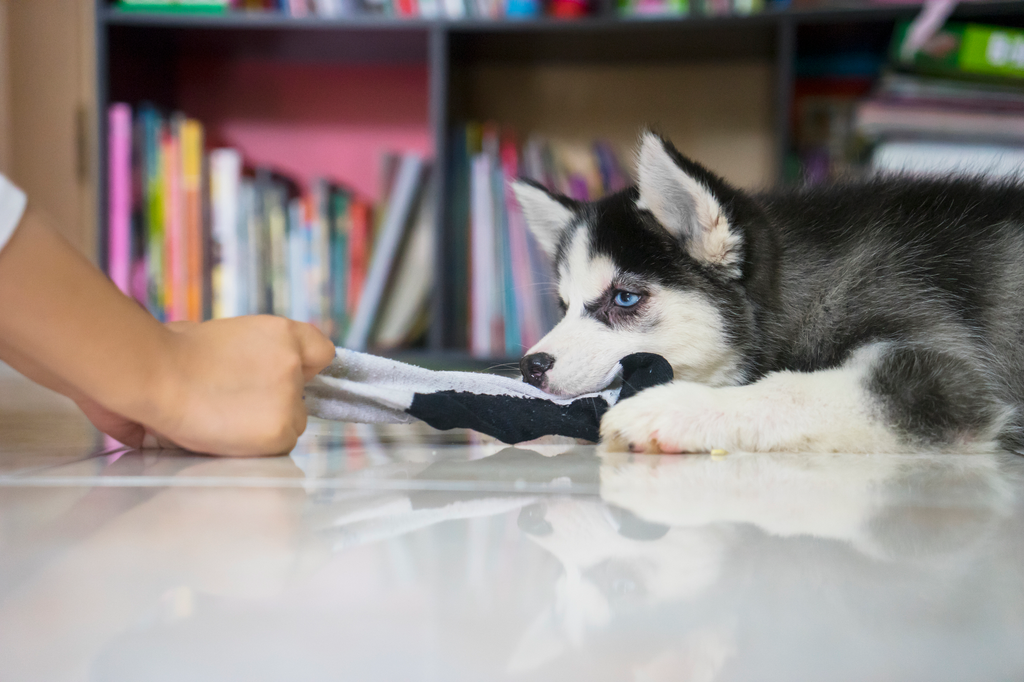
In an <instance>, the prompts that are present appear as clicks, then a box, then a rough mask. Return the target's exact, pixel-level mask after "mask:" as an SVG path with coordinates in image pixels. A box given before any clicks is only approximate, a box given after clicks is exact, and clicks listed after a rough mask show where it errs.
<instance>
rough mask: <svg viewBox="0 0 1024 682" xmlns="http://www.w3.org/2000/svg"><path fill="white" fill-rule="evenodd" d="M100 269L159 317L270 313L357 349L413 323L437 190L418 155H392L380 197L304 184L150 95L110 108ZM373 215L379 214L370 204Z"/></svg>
mask: <svg viewBox="0 0 1024 682" xmlns="http://www.w3.org/2000/svg"><path fill="white" fill-rule="evenodd" d="M109 122H110V127H109V131H110V132H109V228H108V229H109V232H108V245H109V251H108V259H107V262H108V271H109V273H110V276H111V279H113V281H114V282H115V284H117V285H118V287H120V288H121V290H122V291H124V292H125V293H127V294H128V295H130V296H132V297H134V298H135V299H136V300H138V301H139V302H140V303H141V304H143V305H144V306H145V307H146V308H148V309H149V310H150V311H151V312H152V313H153V315H155V316H156V317H157V318H158V319H160V320H164V321H175V320H192V321H200V320H203V319H207V318H210V317H233V316H236V315H246V314H262V313H266V314H274V315H282V316H285V317H289V318H291V319H295V320H300V321H305V322H310V323H312V324H315V325H317V326H318V327H319V328H320V329H321V330H322V331H323V332H324V333H326V334H328V335H329V336H331V337H332V338H333V339H334V340H335V341H336V342H338V343H345V345H348V346H350V347H353V348H359V349H364V348H367V347H368V346H374V347H381V348H391V347H397V346H402V345H406V344H408V343H409V342H410V341H412V340H414V339H415V338H417V337H419V336H422V333H423V331H424V330H425V327H426V322H427V319H426V318H427V313H428V309H427V308H428V299H429V292H430V288H431V286H432V279H433V234H434V226H433V203H432V199H433V193H432V192H431V191H430V190H429V189H428V187H427V185H428V183H429V176H430V173H429V168H428V166H427V164H426V163H425V162H424V161H423V160H422V159H421V158H420V157H419V156H416V155H412V154H407V155H400V156H392V157H391V158H393V159H394V160H395V161H394V163H393V164H391V166H392V167H393V168H394V172H393V173H391V174H389V181H388V182H386V187H385V196H386V200H385V201H383V202H382V203H381V205H380V206H379V207H378V208H377V209H376V210H375V209H374V206H373V205H372V204H371V203H370V202H369V201H368V200H366V199H365V198H363V197H360V196H358V195H357V194H355V193H354V192H352V191H349V190H348V189H346V188H345V187H344V186H342V185H340V184H337V183H333V182H330V181H328V180H326V179H317V180H314V181H313V182H312V183H311V186H310V187H308V188H305V189H303V188H301V187H300V186H299V185H298V183H296V182H295V181H293V180H291V179H290V178H287V177H285V176H283V175H280V174H278V173H275V172H273V171H272V170H271V169H268V168H259V167H257V168H250V167H248V166H247V165H246V164H245V163H244V160H243V157H242V154H241V152H239V151H238V150H236V149H228V148H224V149H214V150H212V151H211V152H209V153H208V154H207V153H206V152H205V151H204V145H203V126H202V125H201V124H200V123H199V122H198V121H194V120H192V119H189V118H187V117H185V116H183V115H181V114H173V115H171V116H169V117H167V116H164V115H163V114H162V113H161V112H160V111H158V110H157V109H155V108H154V107H151V106H146V105H144V106H141V107H139V108H138V109H137V111H135V112H133V111H132V110H131V108H130V107H129V106H128V105H127V104H114V105H113V106H111V108H110V112H109ZM375 215H376V216H379V218H380V219H379V220H378V221H376V222H375V221H374V216H375Z"/></svg>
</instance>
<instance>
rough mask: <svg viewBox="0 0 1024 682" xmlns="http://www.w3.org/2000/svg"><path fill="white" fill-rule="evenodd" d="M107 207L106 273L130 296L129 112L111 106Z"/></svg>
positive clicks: (130, 159) (130, 198)
mask: <svg viewBox="0 0 1024 682" xmlns="http://www.w3.org/2000/svg"><path fill="white" fill-rule="evenodd" d="M109 117H110V119H109V126H110V130H109V138H108V150H109V151H108V155H109V159H108V161H109V170H108V173H109V175H108V180H109V183H110V186H109V188H108V189H109V206H108V208H107V215H108V219H107V220H108V225H107V247H108V251H107V272H109V273H110V279H112V280H113V281H114V284H116V285H117V288H118V289H120V290H121V291H123V292H124V293H126V294H129V295H130V287H131V258H132V242H131V229H132V110H131V107H130V106H128V105H127V104H113V105H111V107H110V111H109Z"/></svg>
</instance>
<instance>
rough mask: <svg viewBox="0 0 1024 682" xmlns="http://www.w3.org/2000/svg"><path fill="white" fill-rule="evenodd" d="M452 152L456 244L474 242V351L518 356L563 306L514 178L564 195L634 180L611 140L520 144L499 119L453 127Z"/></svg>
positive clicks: (468, 327)
mask: <svg viewBox="0 0 1024 682" xmlns="http://www.w3.org/2000/svg"><path fill="white" fill-rule="evenodd" d="M449 158H451V160H452V163H451V165H450V173H451V174H452V177H451V178H450V179H449V186H450V187H452V188H453V189H452V211H451V219H452V229H453V230H454V234H453V235H452V244H453V245H455V244H458V243H460V242H461V241H462V240H465V239H467V238H468V242H469V253H468V260H469V274H468V282H467V286H466V288H467V289H468V302H467V308H468V317H467V318H464V319H465V328H464V329H465V334H466V336H467V346H468V348H469V350H470V353H471V354H472V355H473V356H475V357H485V358H490V357H507V356H518V355H520V354H521V353H522V352H523V351H524V350H527V349H529V348H530V347H531V346H533V345H534V344H536V343H537V341H539V340H540V338H541V337H542V336H543V335H544V334H545V333H547V331H548V330H550V329H551V328H552V327H553V326H554V325H555V324H556V323H557V322H558V320H559V319H560V318H561V311H560V310H559V307H558V302H557V297H556V296H555V278H554V272H553V270H552V266H551V263H550V262H549V259H548V258H547V256H546V255H545V254H544V252H543V250H542V249H541V248H540V247H539V245H538V244H537V242H536V239H535V238H534V237H533V235H532V234H531V233H530V231H529V229H528V226H527V225H526V221H525V219H524V217H523V214H522V210H521V207H520V206H519V205H518V202H517V201H516V199H515V197H514V194H513V193H512V191H511V186H510V183H511V181H512V180H514V179H517V178H519V177H523V178H526V179H529V180H533V181H534V182H539V183H540V184H542V185H544V186H546V187H548V188H549V189H550V190H552V191H555V192H559V193H562V194H576V195H577V196H581V197H582V196H586V197H593V198H597V197H602V196H605V195H607V194H608V193H610V192H614V191H619V190H621V189H623V188H625V187H627V186H628V185H629V184H630V179H629V176H628V175H627V174H626V173H625V171H623V166H622V164H621V163H620V161H619V159H618V155H617V153H616V150H615V149H614V148H613V147H612V146H611V145H610V144H608V143H606V142H602V141H600V140H598V141H594V142H589V143H585V142H580V141H566V140H561V141H551V140H547V139H545V138H542V137H540V136H537V135H531V136H529V137H527V139H526V142H525V144H523V145H522V146H521V147H520V145H519V143H518V142H517V138H516V136H515V135H514V134H513V133H512V132H511V131H510V130H504V131H502V130H501V128H500V126H497V125H495V124H493V123H489V124H486V125H479V124H476V123H468V124H466V125H465V127H464V128H462V129H459V130H456V131H454V133H453V135H452V148H451V150H450V157H449ZM464 192H465V193H467V194H468V196H466V194H464ZM463 201H465V203H463ZM463 210H465V211H467V212H468V213H469V215H468V218H466V219H465V222H463V220H464V218H463V216H464V214H463V213H462V211H463ZM457 262H458V261H456V262H455V263H454V264H453V271H452V278H453V280H454V279H455V278H456V277H457V276H458V273H457V271H456V270H455V268H454V266H455V265H457ZM453 293H458V290H456V291H455V292H453ZM455 312H456V315H453V317H456V319H458V317H457V315H458V311H455Z"/></svg>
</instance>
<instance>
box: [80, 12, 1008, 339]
mask: <svg viewBox="0 0 1024 682" xmlns="http://www.w3.org/2000/svg"><path fill="white" fill-rule="evenodd" d="M918 10H919V7H918V6H913V5H890V4H875V5H870V6H849V7H836V6H828V7H819V8H805V9H801V8H793V9H781V10H780V9H768V10H766V11H764V12H762V13H759V14H754V15H750V16H728V17H687V18H658V19H642V20H637V19H620V18H617V17H616V16H615V14H614V10H613V6H612V4H611V2H610V1H609V0H605V2H603V3H602V4H601V5H600V6H599V7H598V13H597V14H596V15H594V16H591V17H588V18H584V19H579V20H572V21H567V20H553V19H535V20H518V21H517V20H505V21H488V20H474V19H466V20H421V19H386V18H379V17H351V18H346V19H324V18H318V17H309V18H290V17H285V16H281V15H276V14H226V15H184V14H157V13H140V12H130V13H128V12H121V11H119V10H118V9H116V7H114V6H113V4H112V3H110V2H108V0H97V11H96V45H97V60H96V64H97V72H96V84H97V98H98V106H99V111H100V112H105V111H106V108H107V105H108V104H109V103H110V102H114V101H128V102H138V101H142V100H150V101H153V102H155V103H157V104H159V105H162V106H166V107H169V108H175V107H182V108H184V107H187V108H188V110H189V113H191V114H193V115H196V116H198V117H203V116H204V115H207V111H205V109H210V110H211V111H213V112H214V113H213V114H211V115H213V116H214V118H216V117H217V116H218V115H223V116H225V117H228V118H230V116H231V114H232V113H233V111H232V110H233V109H235V110H238V111H242V110H244V109H245V107H250V108H251V107H253V106H256V105H254V104H253V102H254V101H258V100H259V98H260V96H261V91H262V89H263V88H265V87H266V88H273V87H278V86H280V84H281V83H283V82H289V81H300V82H302V83H305V86H302V85H299V86H296V90H295V92H294V93H293V98H297V99H298V100H299V102H298V105H297V106H295V107H292V109H291V110H289V111H275V112H270V114H269V116H270V118H272V119H274V123H275V124H277V125H280V126H283V127H285V128H287V127H288V126H290V125H292V126H294V127H296V128H303V127H304V126H305V127H309V124H310V120H311V119H309V118H308V117H307V116H306V114H305V113H303V108H304V107H305V108H306V109H309V110H317V115H318V116H320V117H321V119H323V118H326V119H328V120H329V119H330V117H331V116H332V115H334V112H335V111H338V112H339V113H338V114H337V115H338V116H339V121H341V124H343V125H350V124H351V125H353V126H359V125H369V124H368V121H369V119H370V118H372V115H373V112H374V106H376V107H377V109H376V111H378V112H379V113H380V114H381V115H384V114H385V113H386V112H388V111H391V110H393V109H394V107H390V106H389V101H392V100H395V98H398V99H402V98H405V99H404V100H403V102H404V104H403V108H404V109H405V110H409V111H413V112H415V113H414V114H413V115H411V116H409V117H407V119H408V120H401V121H397V122H396V121H392V123H394V124H395V125H394V126H393V129H392V130H390V131H388V130H385V131H384V132H383V133H381V135H382V136H383V138H384V139H394V137H395V136H396V135H399V133H397V132H395V131H396V130H398V129H401V130H403V131H405V132H404V133H401V134H406V135H407V137H405V138H402V142H401V143H402V144H406V145H410V144H411V145H412V146H414V147H415V146H417V145H418V146H420V147H421V148H422V149H423V150H424V151H425V152H426V153H428V154H432V155H433V156H434V158H435V164H436V167H437V171H438V173H437V178H438V183H437V191H438V192H439V193H440V194H439V196H441V197H446V196H448V192H449V188H448V187H447V186H446V179H447V173H446V165H447V164H448V163H449V160H448V159H447V158H446V153H445V151H446V150H448V149H449V131H450V130H451V128H452V126H453V125H454V124H456V123H458V122H460V121H463V120H466V119H467V118H471V117H477V118H480V117H491V116H501V117H503V118H511V119H512V120H513V121H517V120H518V121H519V122H520V123H521V124H522V125H530V124H531V123H534V122H536V120H537V117H538V116H558V115H559V114H558V107H557V106H556V107H552V108H551V110H545V109H544V108H543V107H540V106H538V107H536V108H535V109H534V110H532V111H530V110H528V109H529V107H528V106H527V107H526V109H527V110H526V111H523V110H520V111H508V112H506V111H504V110H503V109H502V107H506V108H508V107H513V108H514V107H515V106H516V105H514V104H510V103H506V102H505V101H504V100H508V102H513V100H515V97H514V96H509V97H505V98H504V99H503V97H500V96H499V95H505V94H507V91H508V88H509V87H511V88H526V87H527V85H528V84H529V83H530V82H531V78H530V74H533V73H547V74H555V75H554V76H552V79H553V81H552V82H555V83H556V84H557V83H559V82H568V81H571V80H572V79H574V78H578V77H580V74H583V76H582V78H583V79H584V80H585V79H586V76H587V74H588V73H589V74H590V77H589V78H590V81H591V83H592V84H591V86H590V87H591V88H592V89H596V90H600V89H601V87H602V86H601V78H602V77H603V76H601V75H600V74H602V73H603V72H602V69H606V70H607V69H611V70H616V69H618V70H619V71H618V72H617V73H619V76H620V77H621V76H622V74H623V73H626V75H627V76H628V73H629V72H628V71H625V72H623V69H628V68H632V69H635V70H642V71H644V72H652V73H659V72H658V69H669V70H668V71H665V73H674V74H677V76H673V78H677V80H675V81H672V83H667V85H666V87H677V88H679V87H686V84H687V83H690V82H692V81H693V78H692V73H699V72H700V71H701V70H707V69H716V68H717V69H721V71H719V72H716V74H719V75H716V76H715V78H719V79H720V80H721V81H722V87H721V89H722V91H723V92H726V91H727V90H728V89H729V87H733V89H734V90H735V89H737V88H739V89H740V91H741V94H742V93H746V92H748V91H749V92H751V93H754V92H756V93H760V94H759V95H758V97H759V98H760V100H759V101H760V104H759V105H758V106H760V107H761V108H762V109H763V111H762V112H761V113H760V114H758V115H759V116H760V117H761V118H762V119H764V120H763V121H762V124H763V125H762V128H763V130H762V131H761V133H760V137H759V139H760V140H761V141H762V142H763V141H764V140H765V139H766V140H767V144H766V145H762V147H764V149H762V150H761V152H760V153H761V155H762V156H763V157H764V159H765V160H764V164H763V165H764V168H763V169H762V170H761V171H759V176H758V177H759V178H760V179H761V183H762V184H763V183H764V182H765V181H767V182H772V181H775V182H777V181H778V180H779V179H780V178H781V177H782V172H783V170H782V166H783V158H784V155H785V153H786V151H787V150H788V149H789V148H790V144H791V140H790V103H791V101H792V94H793V83H794V69H795V64H796V59H797V55H798V54H808V53H810V54H814V53H819V52H820V53H827V52H829V51H835V50H838V49H841V48H843V47H851V46H853V47H858V48H867V49H870V50H874V51H876V52H879V53H881V52H884V50H885V48H886V46H887V44H888V41H889V36H890V34H891V31H892V28H893V25H894V23H895V22H896V21H897V20H900V19H906V18H911V17H913V16H914V15H915V14H916V13H917V11H918ZM954 17H955V18H959V19H968V20H972V21H980V22H998V23H1003V24H1010V25H1018V26H1020V25H1024V3H1021V2H972V3H963V4H961V5H960V6H959V7H958V8H957V10H956V13H955V14H954ZM239 63H243V64H246V65H247V67H246V68H248V69H250V71H251V70H252V69H256V70H257V78H256V82H255V83H252V82H239V81H238V78H239V77H238V76H237V71H233V70H232V68H231V66H232V65H236V64H239ZM744 64H747V65H751V64H752V65H753V66H751V67H749V68H747V67H744V66H743V65H744ZM261 65H262V66H261ZM737 65H739V66H737ZM261 68H262V69H265V70H266V78H265V79H262V78H261V77H260V76H261V74H259V72H258V70H259V69H261ZM671 69H676V71H671ZM680 69H681V70H683V71H680ZM686 69H690V70H691V71H686V72H685V73H684V71H685V70H686ZM744 69H745V70H744ZM275 70H277V71H279V72H280V73H278V75H277V77H274V74H273V73H272V72H274V71H275ZM634 72H635V73H638V72H640V71H634ZM691 72H692V73H691ZM189 73H193V74H195V73H200V74H203V75H204V78H205V80H206V82H207V86H208V87H207V89H206V90H205V91H204V90H203V89H202V88H198V89H197V88H195V87H191V86H190V85H189V84H188V81H189V80H190V79H189V78H188V74H189ZM218 74H220V77H222V78H224V79H225V82H224V83H223V88H221V87H218V82H217V78H218ZM317 74H320V76H318V75H317ZM346 74H347V75H346ZM524 74H525V76H524ZM679 74H681V75H679ZM687 74H690V75H687ZM318 78H321V79H322V80H323V85H324V87H319V86H318V80H317V79H318ZM558 78H561V79H562V81H558ZM346 79H348V80H346ZM687 79H690V80H687ZM744 79H745V80H744ZM263 80H265V81H266V82H265V83H263V82H262V81H263ZM533 80H536V79H533ZM705 80H706V79H705ZM609 82H611V81H609ZM211 83H212V86H211V85H210V84H211ZM337 83H348V85H347V86H345V87H352V88H355V92H357V93H361V96H362V97H363V98H364V99H366V98H369V99H371V100H376V99H382V101H379V102H376V104H374V102H370V103H369V104H368V106H366V107H363V108H362V109H361V110H360V111H359V112H357V113H352V112H351V111H347V110H345V111H341V110H343V109H345V106H344V104H343V103H341V102H342V100H332V99H331V98H330V97H329V96H327V95H325V92H324V91H328V90H330V86H331V85H332V84H337ZM504 83H508V84H509V86H508V87H505V86H504V85H503V84H504ZM524 84H526V85H524ZM648 87H655V88H656V87H657V83H655V84H654V85H653V86H651V85H650V84H649V85H648ZM702 87H704V91H708V89H709V88H710V90H711V91H712V92H713V91H714V90H715V87H716V86H715V83H714V82H712V83H711V85H704V86H702ZM303 88H305V89H303ZM502 88H505V89H504V90H502ZM523 92H524V94H525V95H526V96H527V97H528V98H529V97H530V96H533V95H535V94H536V93H533V92H531V91H529V90H528V89H525V90H523ZM377 93H379V96H378V94H377ZM601 95H603V96H604V97H606V98H608V101H609V102H614V101H615V100H617V99H623V98H628V97H629V95H630V93H623V92H621V91H615V92H606V93H601V92H597V93H596V96H601ZM726 95H728V93H726ZM724 96H725V95H724ZM733 96H735V92H734V93H733ZM389 98H391V99H390V100H389ZM734 98H735V97H734ZM640 99H641V101H642V98H640ZM658 101H659V102H661V104H660V105H659V106H661V107H662V108H663V109H662V110H660V111H652V112H651V114H650V115H649V116H643V114H636V113H634V112H631V111H629V110H628V109H626V110H624V111H626V112H627V114H629V115H630V116H641V117H640V118H637V119H636V120H635V121H629V122H626V121H622V122H620V128H621V130H617V131H616V132H617V133H619V134H621V135H623V136H625V135H633V134H635V129H636V128H637V127H638V126H640V125H642V124H644V123H647V122H654V123H658V122H659V120H660V119H661V118H664V117H670V116H672V115H673V112H672V111H668V110H667V109H666V108H667V107H671V108H674V109H678V110H685V109H686V104H685V98H684V100H682V103H680V100H679V99H678V98H677V99H676V100H672V99H671V98H669V99H667V100H658ZM737 101H739V102H741V103H740V104H735V103H734V104H732V105H727V106H732V107H733V109H736V110H737V111H739V110H740V109H742V108H743V105H742V100H737ZM723 106H725V105H723ZM257 108H258V106H257ZM619 113H620V115H622V111H620V112H619ZM740 113H742V112H740ZM266 114H267V112H262V114H261V115H266ZM568 115H571V114H568ZM577 115H578V114H577ZM601 115H602V114H601V112H598V113H596V114H595V118H597V119H599V118H600V117H601ZM716 115H717V114H716ZM275 117H276V118H275ZM346 117H347V118H346ZM719 117H720V116H719ZM726 118H728V117H726ZM98 119H99V120H100V121H101V122H103V121H105V120H106V119H105V116H102V115H101V116H99V117H98ZM313 122H314V123H315V122H316V121H313ZM321 122H322V121H321ZM561 123H562V124H563V127H571V126H572V125H574V124H575V121H562V122H561ZM701 125H702V124H701V123H700V122H699V121H698V123H697V124H696V129H695V130H696V133H695V134H700V132H701V130H700V126H701ZM725 125H726V126H728V125H730V123H729V121H726V123H725ZM737 125H741V124H737ZM313 127H314V128H315V126H313ZM370 127H373V126H370ZM626 128H630V129H626ZM724 130H725V131H726V133H727V132H728V130H729V129H728V127H726V128H725V129H724ZM524 132H527V131H524ZM717 132H718V134H719V135H720V136H721V134H722V130H718V131H717ZM314 134H315V133H314ZM726 137H728V135H726ZM214 139H215V136H214ZM410 140H412V141H411V142H410ZM98 141H99V144H98V147H97V148H98V150H99V157H100V158H99V162H100V163H99V168H101V169H105V168H106V159H105V154H106V149H107V144H106V130H105V127H104V126H102V125H101V126H100V130H99V131H98ZM698 158H700V157H699V155H698ZM274 160H275V159H273V158H272V159H271V161H274ZM712 166H713V167H714V164H712ZM316 170H318V171H320V170H323V169H316ZM726 176H727V177H729V175H728V173H727V174H726ZM97 184H98V197H97V206H98V212H99V215H98V219H99V220H98V223H97V224H98V225H100V226H101V229H100V230H98V232H99V241H100V243H99V244H98V252H99V254H101V255H100V260H101V261H102V259H103V254H105V253H106V243H105V239H106V230H105V229H102V226H105V225H106V224H107V220H106V217H107V207H106V201H107V199H106V197H107V189H106V177H105V173H101V174H100V182H99V183H97ZM436 211H437V216H436V217H437V225H438V226H439V229H438V230H437V235H436V239H437V247H438V248H437V254H438V255H437V258H438V262H437V268H436V271H437V274H438V281H437V282H436V285H435V291H434V301H433V310H434V316H433V321H432V326H431V330H430V336H429V351H428V355H431V356H433V357H436V358H453V357H460V355H459V354H460V351H461V348H460V345H461V344H460V338H461V334H460V330H458V329H456V328H455V326H454V324H453V322H454V320H453V317H452V314H451V309H450V303H451V301H453V300H455V292H454V290H453V286H454V283H453V281H452V278H451V277H450V276H446V275H448V274H449V273H450V272H451V271H452V268H451V265H452V264H451V262H449V258H448V254H447V252H446V249H445V246H446V244H448V243H450V241H451V239H452V235H453V230H454V229H455V228H454V226H453V225H452V224H451V221H450V220H449V215H448V211H447V206H446V202H445V201H440V202H438V205H437V209H436Z"/></svg>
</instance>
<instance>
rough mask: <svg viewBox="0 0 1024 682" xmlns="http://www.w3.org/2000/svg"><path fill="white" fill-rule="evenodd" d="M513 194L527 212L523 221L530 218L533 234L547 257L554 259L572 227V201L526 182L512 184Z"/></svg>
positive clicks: (519, 181) (529, 224)
mask: <svg viewBox="0 0 1024 682" xmlns="http://www.w3.org/2000/svg"><path fill="white" fill-rule="evenodd" d="M512 191H513V193H515V195H516V200H517V201H518V202H519V206H520V207H521V208H522V209H523V217H525V218H526V225H527V226H528V227H529V228H530V232H532V233H533V236H534V237H536V238H537V243H538V244H540V248H541V249H543V250H544V253H546V254H547V255H548V257H549V258H552V259H554V257H555V254H557V253H558V243H559V241H561V239H562V233H563V232H564V231H565V228H567V227H569V222H570V221H571V220H572V217H573V212H572V209H570V208H569V205H570V202H569V200H568V199H565V198H559V197H556V196H555V195H553V194H551V193H550V192H548V191H547V190H545V189H544V188H542V187H538V186H537V185H534V184H531V183H529V182H524V181H522V180H515V181H513V182H512Z"/></svg>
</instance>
